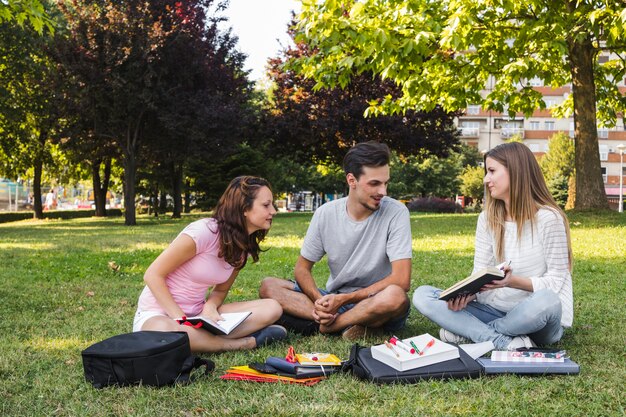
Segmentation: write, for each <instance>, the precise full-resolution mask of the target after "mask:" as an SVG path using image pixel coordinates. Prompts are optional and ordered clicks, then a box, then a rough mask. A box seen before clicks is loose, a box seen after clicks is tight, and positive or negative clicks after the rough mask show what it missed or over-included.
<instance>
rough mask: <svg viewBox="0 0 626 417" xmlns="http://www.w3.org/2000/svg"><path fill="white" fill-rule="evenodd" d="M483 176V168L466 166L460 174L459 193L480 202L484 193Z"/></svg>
mask: <svg viewBox="0 0 626 417" xmlns="http://www.w3.org/2000/svg"><path fill="white" fill-rule="evenodd" d="M484 177H485V170H484V168H482V167H479V166H474V167H470V166H468V167H466V168H465V169H464V170H463V173H462V174H461V194H463V195H464V196H466V197H470V198H472V199H473V200H474V202H476V203H477V204H480V201H482V199H483V196H484V193H485V185H484V183H483V179H484Z"/></svg>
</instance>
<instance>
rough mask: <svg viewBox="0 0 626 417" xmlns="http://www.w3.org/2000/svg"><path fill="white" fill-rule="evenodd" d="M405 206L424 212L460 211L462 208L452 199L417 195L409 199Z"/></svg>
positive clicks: (411, 209)
mask: <svg viewBox="0 0 626 417" xmlns="http://www.w3.org/2000/svg"><path fill="white" fill-rule="evenodd" d="M406 206H407V207H408V208H409V210H410V211H421V212H425V213H462V212H463V208H462V207H461V205H460V204H457V203H455V202H454V201H450V200H446V199H445V198H439V197H418V198H414V199H412V200H411V201H409V202H408V203H407V204H406Z"/></svg>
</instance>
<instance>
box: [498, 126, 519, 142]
mask: <svg viewBox="0 0 626 417" xmlns="http://www.w3.org/2000/svg"><path fill="white" fill-rule="evenodd" d="M515 135H520V136H522V137H523V136H524V128H523V127H503V128H502V129H501V130H500V137H501V138H502V139H509V138H511V137H513V136H515Z"/></svg>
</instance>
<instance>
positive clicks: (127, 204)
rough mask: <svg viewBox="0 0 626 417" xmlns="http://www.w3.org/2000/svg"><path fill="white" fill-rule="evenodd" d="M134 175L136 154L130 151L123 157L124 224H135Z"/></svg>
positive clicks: (135, 173)
mask: <svg viewBox="0 0 626 417" xmlns="http://www.w3.org/2000/svg"><path fill="white" fill-rule="evenodd" d="M136 176H137V161H136V155H135V153H134V152H130V153H128V154H127V155H125V158H124V224H125V225H126V226H135V225H136V224H137V214H136V213H135V180H136Z"/></svg>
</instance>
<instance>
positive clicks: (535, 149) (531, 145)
mask: <svg viewBox="0 0 626 417" xmlns="http://www.w3.org/2000/svg"><path fill="white" fill-rule="evenodd" d="M528 147H529V148H530V150H531V151H533V153H536V152H541V149H540V148H539V144H538V143H529V144H528Z"/></svg>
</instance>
